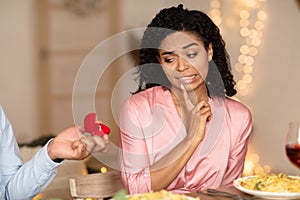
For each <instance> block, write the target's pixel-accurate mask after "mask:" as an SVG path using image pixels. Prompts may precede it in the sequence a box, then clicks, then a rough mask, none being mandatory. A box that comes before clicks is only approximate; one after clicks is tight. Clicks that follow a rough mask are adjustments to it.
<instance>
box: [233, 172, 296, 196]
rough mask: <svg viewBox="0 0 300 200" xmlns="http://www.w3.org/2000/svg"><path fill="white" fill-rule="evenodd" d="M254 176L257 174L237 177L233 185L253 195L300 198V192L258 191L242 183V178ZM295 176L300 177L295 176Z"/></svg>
mask: <svg viewBox="0 0 300 200" xmlns="http://www.w3.org/2000/svg"><path fill="white" fill-rule="evenodd" d="M253 177H255V176H248V177H243V178H239V179H236V180H235V181H234V182H233V186H234V187H235V188H236V189H238V190H240V191H242V192H244V193H247V194H251V195H254V196H257V197H261V198H264V199H280V200H284V199H299V198H300V193H298V192H263V191H258V190H248V189H246V188H244V187H243V186H241V185H240V181H241V180H246V179H248V178H253ZM290 177H294V176H290ZM295 178H300V177H295Z"/></svg>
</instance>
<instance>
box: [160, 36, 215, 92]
mask: <svg viewBox="0 0 300 200" xmlns="http://www.w3.org/2000/svg"><path fill="white" fill-rule="evenodd" d="M212 55H213V50H212V45H209V48H208V49H207V50H206V49H205V47H204V43H203V41H202V40H201V39H200V38H199V37H197V36H196V35H195V34H192V33H188V32H175V33H172V34H170V35H168V36H167V37H166V38H165V39H164V40H162V42H161V45H160V47H159V56H158V60H159V62H160V64H161V65H162V67H163V70H164V72H165V74H166V76H167V77H168V79H169V81H170V82H171V84H172V88H173V87H175V88H178V89H181V85H184V86H185V88H187V89H188V90H196V89H199V88H201V87H206V86H205V78H206V76H207V72H208V62H209V61H210V60H211V59H212Z"/></svg>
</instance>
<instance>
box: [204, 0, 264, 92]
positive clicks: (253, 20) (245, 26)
mask: <svg viewBox="0 0 300 200" xmlns="http://www.w3.org/2000/svg"><path fill="white" fill-rule="evenodd" d="M265 1H266V0H236V1H235V3H234V4H235V5H236V7H237V10H238V13H239V16H238V17H239V29H240V36H241V37H242V39H243V42H242V43H241V45H240V49H239V55H238V57H237V59H236V63H235V64H234V65H233V66H234V70H235V72H236V73H237V74H239V76H238V79H237V84H236V89H237V92H238V96H246V95H247V94H248V92H249V90H248V86H249V84H250V83H251V82H252V81H253V77H252V72H253V66H254V62H255V57H256V56H257V54H258V48H259V46H260V45H261V43H262V41H261V40H262V35H263V34H262V31H263V28H264V22H265V19H266V17H267V15H266V12H265V11H264V9H263V6H262V5H263V3H264V2H265ZM210 6H211V10H210V11H209V13H208V14H209V16H210V17H211V18H212V20H213V21H214V22H215V24H216V25H217V26H218V27H219V28H220V31H221V33H222V32H223V31H222V29H223V28H222V16H221V15H222V13H221V7H222V0H211V2H210Z"/></svg>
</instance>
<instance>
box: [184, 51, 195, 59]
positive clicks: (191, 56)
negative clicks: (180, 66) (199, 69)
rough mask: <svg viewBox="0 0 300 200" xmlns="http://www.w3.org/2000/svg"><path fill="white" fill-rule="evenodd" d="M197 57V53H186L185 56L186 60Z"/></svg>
mask: <svg viewBox="0 0 300 200" xmlns="http://www.w3.org/2000/svg"><path fill="white" fill-rule="evenodd" d="M197 55H198V53H197V52H195V53H188V54H187V55H186V56H187V57H188V58H194V57H196V56H197Z"/></svg>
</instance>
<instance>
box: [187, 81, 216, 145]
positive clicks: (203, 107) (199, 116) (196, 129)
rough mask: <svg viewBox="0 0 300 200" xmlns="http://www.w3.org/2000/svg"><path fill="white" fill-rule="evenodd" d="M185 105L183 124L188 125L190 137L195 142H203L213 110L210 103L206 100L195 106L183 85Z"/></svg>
mask: <svg viewBox="0 0 300 200" xmlns="http://www.w3.org/2000/svg"><path fill="white" fill-rule="evenodd" d="M181 88H182V92H183V101H184V102H183V103H182V105H181V109H182V111H181V113H182V119H183V122H184V123H185V125H186V129H187V132H188V137H189V138H190V139H192V140H193V141H194V140H196V141H197V142H201V141H202V140H203V138H204V135H205V129H206V123H207V121H209V120H210V119H211V109H210V105H209V104H208V102H207V101H206V100H204V99H202V100H200V101H198V102H197V103H196V105H194V104H193V103H192V101H191V99H190V97H189V95H188V93H187V91H186V88H185V87H184V86H183V85H182V86H181Z"/></svg>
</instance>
